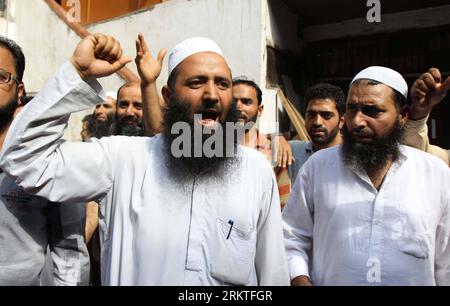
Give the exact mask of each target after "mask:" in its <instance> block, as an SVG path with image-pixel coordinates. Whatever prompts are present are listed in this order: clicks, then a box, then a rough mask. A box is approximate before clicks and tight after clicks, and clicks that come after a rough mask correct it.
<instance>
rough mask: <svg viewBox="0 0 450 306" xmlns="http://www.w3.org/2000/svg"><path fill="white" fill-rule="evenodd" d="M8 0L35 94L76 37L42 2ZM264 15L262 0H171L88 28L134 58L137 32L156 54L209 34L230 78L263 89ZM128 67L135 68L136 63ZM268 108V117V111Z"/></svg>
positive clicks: (114, 82)
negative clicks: (246, 79)
mask: <svg viewBox="0 0 450 306" xmlns="http://www.w3.org/2000/svg"><path fill="white" fill-rule="evenodd" d="M11 1H16V7H15V13H16V16H15V21H16V28H17V32H16V35H15V36H12V37H11V36H10V37H11V38H13V39H15V40H16V41H17V42H18V43H19V44H20V45H21V46H22V47H23V50H24V53H25V55H26V56H27V72H26V74H25V79H24V81H25V83H26V85H27V89H28V91H31V92H37V91H39V89H40V88H41V87H42V86H43V85H44V84H45V81H46V80H47V79H49V78H50V77H51V75H52V74H53V73H54V72H55V70H56V69H57V67H58V66H59V65H61V64H62V63H63V62H64V61H65V60H66V59H67V58H68V57H70V55H71V54H72V52H73V49H74V47H75V46H76V43H77V42H78V41H79V38H78V37H77V36H76V35H75V34H74V33H73V32H72V31H71V30H70V29H69V28H68V27H67V26H66V25H65V24H64V23H63V22H62V21H61V20H60V19H59V18H58V17H57V16H56V15H55V14H53V13H52V12H51V10H50V9H49V8H48V6H47V5H46V4H45V2H44V1H38V0H33V1H29V0H11ZM264 14H267V8H266V0H191V1H189V0H171V1H168V2H164V3H162V4H159V5H156V6H155V7H153V8H151V9H148V10H144V11H141V12H136V13H132V14H130V15H128V16H124V17H120V18H116V19H112V20H108V21H106V22H102V23H98V24H93V25H90V26H89V27H87V29H88V31H90V32H102V33H106V34H110V35H113V36H115V37H116V38H117V39H118V40H119V41H120V42H121V44H122V47H123V48H124V50H125V53H126V54H128V55H130V56H132V57H134V56H135V43H134V41H135V39H136V37H137V34H138V33H140V32H142V33H144V35H145V37H146V39H147V41H148V42H149V44H150V48H151V50H152V52H153V54H154V55H156V54H157V52H158V50H159V49H161V48H166V49H169V50H170V49H171V48H172V47H173V46H174V45H175V44H176V43H178V42H180V41H181V40H183V39H185V38H188V37H192V36H206V37H210V38H212V39H213V40H215V41H216V42H217V43H218V44H219V45H220V47H221V48H222V50H223V52H224V54H225V57H226V58H227V60H228V63H229V65H230V67H231V69H232V71H233V75H234V76H240V75H246V76H247V77H249V78H250V79H253V80H255V81H256V82H257V83H259V84H261V85H262V87H264V86H265V74H264V72H263V71H264V69H265V65H266V63H265V62H264V59H263V56H264V53H265V44H266V41H265V33H264V28H263V26H264V21H263V15H264ZM166 64H167V58H166V60H165V67H164V68H163V71H162V73H161V76H160V78H159V80H158V85H159V87H161V86H162V85H163V84H165V82H166V80H167V66H166ZM129 68H130V69H131V70H133V71H136V67H135V65H134V63H131V64H130V65H129ZM100 82H101V83H102V85H103V86H104V87H105V89H106V90H116V89H117V88H118V87H119V86H120V85H121V84H122V83H123V81H122V80H121V79H120V78H119V77H117V76H111V77H108V78H105V79H102V80H101V81H100ZM268 106H269V105H268ZM268 106H266V115H268V114H270V108H269V107H268ZM272 117H273V118H274V116H268V117H267V118H272ZM77 120H78V118H77ZM270 120H272V119H270ZM78 130H79V128H78ZM77 133H78V131H76V132H75V133H74V135H76V134H77ZM76 137H77V135H76Z"/></svg>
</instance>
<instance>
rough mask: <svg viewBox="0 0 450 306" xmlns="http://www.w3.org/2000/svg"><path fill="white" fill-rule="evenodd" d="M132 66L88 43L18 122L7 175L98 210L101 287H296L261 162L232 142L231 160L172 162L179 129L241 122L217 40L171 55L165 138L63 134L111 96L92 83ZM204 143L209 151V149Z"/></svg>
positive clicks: (8, 146)
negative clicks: (71, 116) (71, 120)
mask: <svg viewBox="0 0 450 306" xmlns="http://www.w3.org/2000/svg"><path fill="white" fill-rule="evenodd" d="M127 62H129V59H127V58H125V57H123V56H122V50H121V48H120V45H119V43H118V42H117V41H116V40H115V39H114V38H112V37H110V36H105V35H101V34H97V35H91V36H89V37H87V38H85V39H84V40H83V41H82V42H81V43H80V44H79V45H78V46H77V48H76V50H75V53H74V55H73V56H72V58H71V61H70V62H66V63H65V64H64V65H63V67H62V68H61V69H60V71H59V72H58V73H57V74H56V76H55V77H54V78H53V79H52V80H50V82H49V83H48V84H47V85H46V87H45V88H44V89H43V90H42V91H41V92H40V93H39V95H38V96H36V97H35V99H34V100H33V102H31V103H30V104H29V106H28V107H27V108H26V109H24V111H23V115H22V116H19V117H18V118H17V119H16V120H15V122H14V123H13V125H12V127H11V130H10V132H9V134H8V136H7V138H6V140H5V145H4V150H3V151H2V155H1V161H0V165H2V168H3V166H4V169H5V172H8V174H9V175H11V176H12V177H14V178H15V179H16V181H17V182H18V183H19V184H20V185H21V186H22V187H24V188H26V189H27V190H29V191H30V192H32V193H34V194H37V195H39V196H43V197H45V198H48V199H51V200H53V201H61V202H62V201H64V202H66V201H67V202H68V201H78V202H80V201H94V200H95V201H97V202H99V203H102V204H101V205H103V207H102V208H101V213H102V214H103V216H104V217H103V220H104V222H105V225H104V228H105V237H104V238H105V241H104V244H103V249H102V256H101V268H102V284H103V285H229V284H233V285H287V284H289V278H288V271H287V262H286V256H285V250H284V245H283V239H282V238H283V231H282V224H281V212H280V209H279V196H278V191H277V188H276V186H277V185H276V181H275V177H274V174H273V172H272V169H271V168H270V165H269V164H268V163H267V162H266V161H265V159H264V156H262V155H261V154H260V153H258V152H257V151H255V150H251V149H248V148H245V147H238V148H236V147H235V146H234V145H233V146H231V147H227V146H224V148H225V149H226V152H227V153H229V151H228V150H231V151H232V152H234V151H237V152H236V154H235V155H234V156H228V154H227V155H222V156H221V155H220V154H218V155H216V156H213V157H210V156H207V155H206V153H207V152H206V151H201V152H200V156H198V155H197V154H195V155H194V156H188V155H189V153H192V151H191V149H189V148H188V149H187V153H188V154H187V155H182V156H179V157H180V158H177V157H178V156H175V155H176V154H175V153H177V154H178V153H179V151H182V153H183V154H184V152H185V151H184V149H186V148H187V147H184V146H183V148H180V143H178V140H179V138H178V137H179V136H181V135H177V134H176V133H177V132H179V131H177V129H175V131H173V130H174V126H175V124H176V123H180V125H179V126H180V127H186V126H187V127H188V130H189V131H192V130H194V131H193V134H195V127H197V128H199V126H200V128H201V129H208V130H210V131H211V130H213V131H214V132H213V135H214V136H215V137H216V139H218V140H219V141H220V139H221V137H220V136H218V135H219V134H217V135H216V132H217V133H218V131H219V126H223V125H225V124H226V123H227V122H228V120H229V119H228V118H230V117H232V116H233V104H232V88H231V85H232V81H231V80H232V79H231V71H230V68H229V66H228V64H227V63H226V61H225V58H224V57H223V55H222V52H221V50H220V49H219V47H218V46H217V45H216V44H215V43H214V42H213V41H211V40H210V39H206V38H192V39H188V40H185V41H183V42H181V43H180V44H179V45H177V46H176V47H175V48H174V49H173V50H172V52H170V54H169V80H168V84H167V86H165V87H164V88H163V92H162V94H163V97H164V99H165V102H166V104H167V109H166V111H165V115H164V116H165V117H164V119H165V122H164V124H165V125H166V126H165V130H164V132H163V134H162V135H159V136H155V137H153V138H148V137H125V136H115V137H104V138H102V139H96V138H93V139H91V140H90V142H86V143H69V142H65V141H63V140H62V139H61V137H62V134H63V131H64V129H65V127H66V123H67V118H68V116H67V115H68V112H76V111H79V110H82V109H86V108H90V107H92V106H94V105H95V104H97V103H101V102H102V101H104V97H103V94H102V92H101V90H100V89H101V87H100V85H99V84H98V82H97V81H96V80H95V78H96V77H101V76H105V75H109V74H111V73H113V72H115V71H116V70H117V69H120V68H121V67H122V66H123V65H125V64H126V63H127ZM195 115H201V116H202V117H201V118H197V117H195ZM230 121H231V122H234V121H233V120H230ZM172 133H174V134H172ZM233 134H234V132H233ZM194 136H195V135H194ZM202 136H204V135H201V136H200V137H201V138H200V143H201V145H202V146H203V145H204V144H205V143H206V141H209V142H211V139H210V137H208V136H204V137H202ZM211 137H212V136H211ZM186 138H187V140H188V141H190V140H191V137H182V139H183V140H186ZM236 139H237V137H236ZM194 140H195V139H194ZM222 140H223V139H222ZM216 143H217V142H216ZM235 143H236V142H234V144H235ZM176 144H178V148H179V149H180V150H178V151H177V150H174V148H176V147H177V146H176ZM184 145H186V143H184ZM211 147H212V145H211ZM193 148H194V151H195V143H194V146H193ZM217 148H218V147H216V149H217ZM174 151H177V152H174ZM219 151H220V150H219ZM194 153H198V152H194ZM222 153H223V151H222ZM100 201H101V202H100Z"/></svg>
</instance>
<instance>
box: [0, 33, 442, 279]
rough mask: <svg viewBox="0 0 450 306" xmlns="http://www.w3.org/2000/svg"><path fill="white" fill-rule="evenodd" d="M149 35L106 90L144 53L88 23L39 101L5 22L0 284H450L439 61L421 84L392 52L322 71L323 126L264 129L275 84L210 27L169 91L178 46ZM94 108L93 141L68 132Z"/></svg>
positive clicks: (180, 61) (186, 49) (0, 94)
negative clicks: (343, 73)
mask: <svg viewBox="0 0 450 306" xmlns="http://www.w3.org/2000/svg"><path fill="white" fill-rule="evenodd" d="M136 53H137V55H136V59H135V63H136V65H137V70H138V72H139V76H140V83H125V84H124V85H123V86H121V87H120V88H119V89H118V90H117V93H115V92H113V93H108V94H105V92H104V91H103V89H102V87H101V85H100V84H99V83H98V81H97V79H98V78H101V77H106V76H109V75H111V74H113V73H115V72H117V71H118V70H120V69H121V68H122V67H124V66H126V65H127V64H129V63H130V62H131V58H128V57H126V56H124V55H123V51H122V49H121V47H120V44H119V42H118V41H117V40H116V39H114V38H113V37H112V36H108V35H103V34H94V35H89V36H88V37H86V38H84V39H83V40H82V41H81V42H80V43H79V44H78V45H77V46H76V48H75V51H74V53H73V55H72V56H71V58H70V59H69V60H68V61H67V62H66V63H64V64H63V65H62V66H61V67H60V68H59V70H58V71H57V73H56V74H55V76H54V77H52V79H50V80H49V81H48V83H47V84H46V85H45V86H44V88H42V90H41V91H40V92H39V94H38V95H37V96H36V97H34V99H32V100H31V101H30V102H28V99H26V95H25V87H24V83H23V81H22V79H23V75H24V71H25V57H24V55H23V53H22V51H21V49H20V47H19V46H18V45H17V44H16V43H15V42H13V41H12V40H9V39H7V38H5V37H0V148H1V154H0V169H1V172H0V189H1V190H0V191H1V199H0V285H16V284H18V285H40V284H57V285H89V284H91V285H92V284H94V285H99V284H101V285H372V284H374V285H450V243H449V242H450V241H449V238H450V188H449V187H450V168H449V166H450V151H448V150H445V149H442V148H439V147H436V146H432V145H430V144H429V141H428V136H427V129H426V121H427V118H428V116H429V114H430V112H431V110H432V109H433V107H434V106H435V105H437V104H438V103H440V102H441V101H442V100H443V99H444V98H445V96H446V94H447V92H448V90H449V89H450V78H447V79H444V77H443V76H442V75H441V73H440V71H439V70H438V69H436V68H431V69H430V70H429V71H427V72H425V73H424V74H422V75H421V76H420V78H419V79H418V80H416V82H415V83H414V84H413V86H412V88H411V90H410V91H409V88H408V85H407V83H406V82H405V80H404V78H403V77H402V76H401V75H400V74H399V73H398V72H396V71H394V70H392V69H390V68H387V67H379V66H372V67H368V68H365V69H362V70H361V71H360V72H359V73H358V74H357V75H356V76H355V77H354V79H353V80H352V81H351V84H350V87H349V88H348V92H347V93H344V91H343V90H342V89H341V88H339V87H336V86H334V85H331V84H326V83H321V84H317V85H315V86H313V87H311V88H309V89H308V90H307V91H306V92H305V102H306V114H305V128H306V130H307V132H308V134H309V136H310V138H311V141H298V140H289V141H286V139H284V138H283V137H282V136H279V135H276V136H275V135H274V136H269V135H264V134H262V133H261V131H260V130H259V129H258V118H260V116H261V114H262V112H263V111H264V103H263V97H262V91H261V89H260V88H259V86H258V85H257V84H256V83H255V82H253V81H251V80H249V79H247V78H245V77H239V78H235V79H233V78H232V71H231V69H230V67H229V65H228V63H227V60H226V58H225V57H224V55H223V53H222V51H221V49H220V47H219V46H218V45H217V44H216V43H215V42H214V41H212V40H211V39H208V38H202V37H193V38H189V39H186V40H184V41H182V42H180V43H179V44H178V45H176V46H175V47H174V48H173V49H172V50H171V51H170V52H169V55H168V76H169V77H168V80H167V83H166V85H165V86H164V87H163V88H162V89H161V97H160V95H159V94H158V91H157V87H156V80H157V78H158V77H159V74H160V72H161V69H162V67H163V60H164V57H165V54H166V52H165V50H162V51H160V52H159V54H158V56H157V57H156V58H154V57H153V56H152V54H151V53H150V51H149V48H148V46H147V44H146V42H145V40H144V38H143V36H142V35H139V36H138V38H137V40H136ZM408 95H410V98H411V104H410V105H408V104H407V99H408ZM25 104H26V105H25ZM90 108H92V109H94V111H93V113H92V114H90V115H88V116H86V117H85V118H84V119H83V129H82V139H83V142H70V141H65V140H63V138H62V137H63V134H64V131H65V129H66V128H67V122H68V118H69V116H68V115H70V114H71V113H74V112H78V111H82V110H86V109H90ZM236 135H237V136H236ZM274 144H275V145H274ZM278 144H279V145H278ZM406 145H409V146H406ZM413 147H416V148H417V149H416V148H413ZM418 149H419V150H418ZM276 151H281V152H282V153H281V156H279V158H278V160H279V162H274V155H275V154H276V153H277V152H276ZM423 151H426V152H423ZM427 152H428V153H427ZM429 153H431V154H429ZM278 154H279V155H280V153H278ZM433 154H434V155H436V156H433ZM275 159H277V158H275ZM86 245H89V253H88V247H87V246H86ZM89 267H90V268H89ZM45 271H51V274H52V280H51V281H48V282H45V281H44V280H43V275H44V274H45V273H44V272H45Z"/></svg>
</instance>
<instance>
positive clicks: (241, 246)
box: [211, 219, 256, 285]
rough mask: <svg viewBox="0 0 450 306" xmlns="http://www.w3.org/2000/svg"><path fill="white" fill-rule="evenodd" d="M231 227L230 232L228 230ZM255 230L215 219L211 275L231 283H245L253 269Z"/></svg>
mask: <svg viewBox="0 0 450 306" xmlns="http://www.w3.org/2000/svg"><path fill="white" fill-rule="evenodd" d="M230 228H231V232H230ZM255 250H256V231H255V230H254V229H252V228H250V229H249V230H243V229H242V228H241V227H238V226H236V225H233V226H232V227H231V225H230V224H229V223H227V222H225V221H223V220H220V219H217V222H216V240H215V241H214V246H213V252H212V254H213V256H212V258H211V276H212V277H214V278H216V279H218V280H220V281H223V282H225V283H229V284H233V285H246V284H248V283H249V281H250V277H251V273H252V271H253V270H254V261H255Z"/></svg>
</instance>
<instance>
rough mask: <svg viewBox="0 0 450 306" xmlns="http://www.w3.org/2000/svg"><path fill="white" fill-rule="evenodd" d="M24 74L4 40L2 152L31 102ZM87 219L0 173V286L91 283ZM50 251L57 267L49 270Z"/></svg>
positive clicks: (0, 58) (80, 209)
mask: <svg viewBox="0 0 450 306" xmlns="http://www.w3.org/2000/svg"><path fill="white" fill-rule="evenodd" d="M24 70H25V57H24V55H23V53H22V50H21V49H20V47H19V46H18V45H17V44H16V43H15V42H14V41H12V40H9V39H7V38H5V37H3V36H0V150H1V149H2V148H3V143H4V140H5V137H6V134H7V132H8V130H9V127H10V126H11V123H12V121H13V118H14V117H15V116H16V115H17V114H18V113H19V111H21V109H22V108H23V106H24V104H25V103H26V100H27V99H26V98H25V88H24V84H23V83H22V77H23V74H24ZM83 215H84V206H79V205H72V204H56V203H49V202H48V201H47V200H44V199H43V198H40V197H36V196H31V195H29V194H27V193H25V191H24V190H23V189H22V188H21V187H19V186H18V185H17V184H16V183H15V182H14V181H13V180H12V179H11V178H9V177H8V176H6V174H5V173H3V170H2V169H0V286H5V285H7V286H9V285H40V284H46V285H51V284H57V285H83V284H88V281H89V256H88V253H87V248H86V245H85V244H84V237H83V232H84V222H83ZM48 247H49V248H50V256H51V260H50V261H51V262H53V264H48V263H47V265H48V266H47V265H46V264H45V259H46V251H47V248H48ZM47 270H49V271H47ZM48 274H50V275H49V276H47V278H46V277H45V276H44V275H48ZM52 278H53V280H52ZM45 279H46V280H45Z"/></svg>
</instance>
